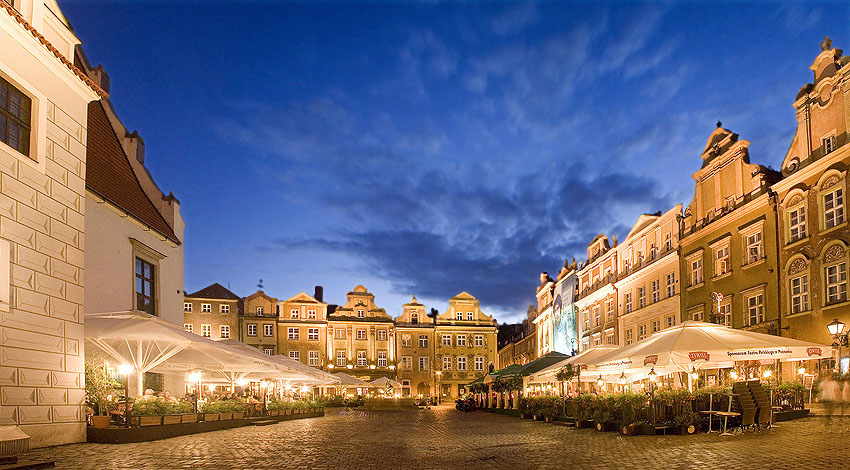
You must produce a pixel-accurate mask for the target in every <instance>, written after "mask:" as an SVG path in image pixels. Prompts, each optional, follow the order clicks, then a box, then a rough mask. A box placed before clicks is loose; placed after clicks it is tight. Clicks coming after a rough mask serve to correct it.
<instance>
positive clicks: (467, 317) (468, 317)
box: [466, 312, 475, 321]
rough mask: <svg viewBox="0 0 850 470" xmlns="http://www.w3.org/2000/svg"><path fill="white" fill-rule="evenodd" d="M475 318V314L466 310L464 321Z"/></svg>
mask: <svg viewBox="0 0 850 470" xmlns="http://www.w3.org/2000/svg"><path fill="white" fill-rule="evenodd" d="M474 319H475V314H474V313H472V312H466V321H473V320H474Z"/></svg>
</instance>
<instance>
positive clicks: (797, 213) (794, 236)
mask: <svg viewBox="0 0 850 470" xmlns="http://www.w3.org/2000/svg"><path fill="white" fill-rule="evenodd" d="M788 238H789V239H790V240H791V241H792V242H795V241H797V240H801V239H803V238H806V207H805V206H800V207H798V208H796V209H792V210H790V211H788Z"/></svg>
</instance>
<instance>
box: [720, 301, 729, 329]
mask: <svg viewBox="0 0 850 470" xmlns="http://www.w3.org/2000/svg"><path fill="white" fill-rule="evenodd" d="M720 321H721V322H722V323H723V325H725V326H728V327H729V328H732V304H722V305H720Z"/></svg>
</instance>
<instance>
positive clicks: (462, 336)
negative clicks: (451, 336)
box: [455, 334, 466, 346]
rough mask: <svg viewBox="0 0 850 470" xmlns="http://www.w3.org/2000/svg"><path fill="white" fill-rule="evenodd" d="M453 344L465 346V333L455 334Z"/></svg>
mask: <svg viewBox="0 0 850 470" xmlns="http://www.w3.org/2000/svg"><path fill="white" fill-rule="evenodd" d="M455 344H457V345H458V346H466V335H465V334H459V335H457V337H456V338H455Z"/></svg>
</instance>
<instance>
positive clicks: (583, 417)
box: [572, 393, 598, 428]
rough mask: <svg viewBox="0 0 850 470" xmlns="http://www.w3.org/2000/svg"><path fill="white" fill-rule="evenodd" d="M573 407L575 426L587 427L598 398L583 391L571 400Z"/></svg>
mask: <svg viewBox="0 0 850 470" xmlns="http://www.w3.org/2000/svg"><path fill="white" fill-rule="evenodd" d="M572 402H573V406H574V407H575V418H576V427H577V428H582V427H588V426H589V425H590V424H591V423H592V421H591V418H592V417H593V415H594V413H595V411H596V408H597V405H598V398H597V396H596V395H593V394H591V393H583V394H581V395H579V396H577V397H575V398H573V400H572Z"/></svg>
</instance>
